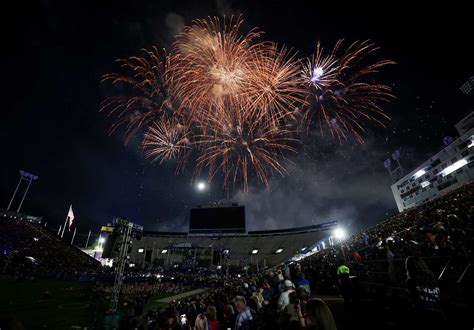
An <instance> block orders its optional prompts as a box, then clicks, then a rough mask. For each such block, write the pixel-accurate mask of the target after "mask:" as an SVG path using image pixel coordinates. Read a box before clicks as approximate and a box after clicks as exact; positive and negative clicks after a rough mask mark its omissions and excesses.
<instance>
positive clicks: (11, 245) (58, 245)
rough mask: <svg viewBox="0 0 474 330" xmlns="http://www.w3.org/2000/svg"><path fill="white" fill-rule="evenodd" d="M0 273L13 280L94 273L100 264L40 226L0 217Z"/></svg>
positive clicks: (17, 219)
mask: <svg viewBox="0 0 474 330" xmlns="http://www.w3.org/2000/svg"><path fill="white" fill-rule="evenodd" d="M0 248H1V255H0V274H6V275H8V276H11V277H15V278H28V277H39V276H42V277H44V276H46V277H49V276H51V277H53V276H60V277H64V276H78V275H84V274H89V273H90V274H92V273H95V272H96V271H97V270H98V268H99V267H100V263H99V262H98V261H97V260H95V259H93V258H91V257H89V256H88V255H86V254H85V253H83V252H82V251H80V250H78V249H77V248H75V247H73V246H71V245H69V244H67V243H65V242H63V241H62V240H61V239H60V238H59V237H58V236H56V235H54V234H52V233H50V232H49V231H48V230H47V229H45V228H44V227H42V226H41V225H40V224H35V223H31V222H29V221H26V220H25V219H20V218H16V219H15V218H13V217H1V216H0Z"/></svg>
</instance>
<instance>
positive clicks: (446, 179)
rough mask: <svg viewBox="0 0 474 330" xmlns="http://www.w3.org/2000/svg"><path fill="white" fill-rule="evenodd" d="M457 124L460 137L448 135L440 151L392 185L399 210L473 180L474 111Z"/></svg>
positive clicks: (421, 202)
mask: <svg viewBox="0 0 474 330" xmlns="http://www.w3.org/2000/svg"><path fill="white" fill-rule="evenodd" d="M455 127H456V129H457V131H458V133H459V135H460V136H459V137H458V138H456V139H454V140H453V139H451V138H445V139H444V142H445V147H444V148H443V149H442V150H441V151H440V152H438V153H437V154H436V155H434V156H432V157H431V158H430V159H428V160H427V161H425V162H424V163H423V164H421V165H419V166H418V167H417V168H415V169H414V170H412V171H411V172H409V173H407V175H405V176H404V177H402V178H401V179H399V180H398V181H397V182H395V183H394V184H393V185H392V186H391V188H392V193H393V196H394V198H395V202H396V203H397V206H398V210H399V211H400V212H402V211H404V210H407V209H409V208H411V207H414V206H417V205H420V204H423V203H424V202H426V201H429V200H432V199H433V198H436V197H437V196H438V195H441V194H444V193H446V192H448V191H451V190H453V189H455V188H457V187H459V186H462V185H464V184H466V183H468V182H471V181H473V179H474V112H471V113H470V114H468V115H467V116H466V117H464V118H463V119H462V120H461V121H459V123H457V124H456V125H455Z"/></svg>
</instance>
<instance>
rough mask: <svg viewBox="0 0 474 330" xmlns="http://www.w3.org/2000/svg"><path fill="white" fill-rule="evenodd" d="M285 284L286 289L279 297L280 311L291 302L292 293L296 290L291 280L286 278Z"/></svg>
mask: <svg viewBox="0 0 474 330" xmlns="http://www.w3.org/2000/svg"><path fill="white" fill-rule="evenodd" d="M283 284H284V291H283V292H282V293H281V294H280V297H279V298H278V311H279V312H280V311H282V310H283V309H284V308H285V307H286V305H288V304H289V303H290V297H289V295H290V293H292V292H294V291H295V290H294V288H295V286H294V285H293V282H291V281H290V280H285V281H284V282H283Z"/></svg>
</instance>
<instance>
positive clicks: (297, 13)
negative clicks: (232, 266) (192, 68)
mask: <svg viewBox="0 0 474 330" xmlns="http://www.w3.org/2000/svg"><path fill="white" fill-rule="evenodd" d="M98 3H100V5H99V4H98ZM331 3H333V4H332V5H331V4H328V3H323V2H321V1H296V0H294V1H288V2H286V1H272V2H261V1H258V3H257V1H245V2H237V1H223V0H220V1H219V0H216V1H186V2H185V1H150V2H142V1H133V2H132V1H130V2H129V3H128V4H127V3H125V2H122V1H87V2H78V1H73V0H71V1H47V0H44V1H39V2H36V1H32V2H29V3H28V4H27V3H22V4H18V5H16V6H17V7H16V8H10V9H8V10H7V9H5V8H4V10H2V11H3V16H4V17H3V18H2V20H1V24H2V28H1V30H2V33H3V36H2V44H3V47H2V49H3V50H2V55H1V56H2V66H3V69H2V79H1V84H2V87H1V90H2V92H3V97H2V107H1V111H2V119H1V121H0V134H1V135H0V141H1V142H0V143H1V144H0V146H1V161H0V207H3V208H6V206H7V204H8V201H9V198H10V196H11V194H12V192H13V190H14V189H15V185H16V183H17V180H18V178H19V175H18V170H19V169H24V170H27V171H31V172H33V173H35V174H37V175H38V176H39V180H38V181H37V182H35V183H34V184H33V185H32V187H31V191H30V194H29V196H28V198H27V200H26V201H25V203H24V206H23V209H22V211H24V212H26V213H28V214H32V215H39V216H40V215H42V216H43V217H44V218H45V219H46V220H47V221H48V226H50V227H51V228H57V227H58V226H59V224H60V223H62V222H63V221H64V218H65V216H66V213H67V210H68V207H69V204H70V203H72V204H73V209H74V212H75V214H76V219H77V224H78V226H79V227H78V230H79V232H87V231H88V229H89V228H90V227H92V229H93V231H94V230H96V231H97V229H98V225H99V224H104V223H106V222H108V221H111V219H112V218H113V217H116V216H124V217H127V218H128V219H130V220H132V221H134V222H137V223H140V224H143V225H144V226H145V228H146V229H149V230H156V229H160V230H185V229H186V228H187V223H188V214H189V208H190V207H193V206H195V205H196V204H205V203H209V202H210V201H215V200H221V201H235V202H238V203H241V204H244V205H245V206H246V208H247V227H248V229H250V230H255V229H275V228H287V227H291V226H303V225H311V224H316V223H321V222H325V221H332V220H337V221H340V222H343V223H345V224H346V225H348V226H350V228H351V230H358V229H360V228H363V227H364V226H368V225H371V224H374V223H376V222H378V221H380V220H382V219H384V218H386V217H387V216H389V215H391V214H394V213H395V212H396V205H395V202H394V200H393V197H392V194H391V191H390V184H391V181H390V177H389V174H388V172H387V170H386V169H385V168H384V167H383V160H384V159H386V158H387V157H388V155H389V154H390V153H391V152H393V151H394V150H395V149H397V148H401V154H402V164H403V165H404V167H405V168H406V169H407V170H409V169H410V168H412V167H413V166H415V165H416V164H417V163H418V162H420V161H423V160H425V159H426V158H427V157H429V156H430V155H431V154H433V153H435V152H437V151H438V150H439V149H440V148H441V146H442V138H443V137H444V136H447V135H451V136H454V135H455V130H454V124H455V123H456V122H457V121H458V120H460V119H461V118H462V117H464V116H465V115H466V114H467V113H468V112H469V110H470V109H472V104H473V102H472V98H468V97H467V96H465V95H462V94H461V92H460V90H459V87H460V86H461V84H462V83H463V82H464V81H465V80H467V79H468V78H469V77H470V76H471V75H473V74H474V68H473V66H474V64H473V61H472V59H473V58H474V54H473V51H472V38H473V36H472V21H471V20H472V13H471V12H470V11H469V10H468V9H467V8H466V5H459V6H455V5H452V4H451V3H449V5H451V7H447V6H448V4H446V3H445V4H444V5H435V4H433V3H431V4H430V6H429V7H425V8H416V7H413V6H406V5H403V6H402V5H399V4H398V2H392V3H384V4H383V6H382V5H381V4H379V7H372V6H360V5H352V6H349V7H348V6H347V5H345V4H344V5H343V4H342V3H340V2H331ZM240 13H242V14H243V15H244V19H245V24H244V29H249V28H251V27H254V26H256V27H259V28H260V29H262V30H263V31H265V35H264V37H263V38H264V39H266V40H273V41H278V42H279V43H285V44H287V45H288V46H290V47H293V48H294V49H297V50H299V55H300V56H302V57H303V56H306V55H309V54H310V53H311V52H312V51H313V50H314V46H315V44H316V42H317V41H318V40H320V41H321V42H322V43H323V44H324V45H325V47H326V48H331V47H332V46H333V45H334V43H335V42H336V41H337V40H338V39H339V38H345V39H346V40H348V41H355V40H358V39H362V40H365V39H371V40H373V41H374V42H375V43H376V44H377V45H378V46H380V47H381V48H382V49H381V51H380V52H379V54H378V56H379V58H380V59H382V58H388V59H392V60H394V61H396V62H397V63H398V64H397V65H395V66H390V67H387V68H386V69H385V70H383V72H382V73H381V74H380V75H378V79H379V80H380V81H381V82H383V83H386V84H389V85H391V86H392V87H393V89H394V94H395V95H396V97H397V99H396V100H395V101H394V102H392V103H391V104H389V105H387V106H386V107H385V110H386V111H387V113H388V114H389V115H390V116H391V118H392V121H391V122H390V123H389V124H388V127H387V128H386V129H382V128H377V127H374V128H373V129H371V130H370V132H369V133H368V135H367V136H366V138H365V144H364V145H362V146H360V145H357V143H355V142H351V141H349V142H348V143H347V144H345V145H342V146H341V145H339V144H338V143H336V142H335V141H332V140H330V139H329V138H328V137H320V136H309V137H308V138H306V139H305V143H304V147H303V150H302V151H301V152H300V154H299V155H298V156H295V157H293V159H292V161H293V164H292V165H290V166H289V170H290V176H288V177H286V178H283V179H282V178H279V177H275V178H274V179H272V180H271V183H270V189H269V190H265V189H264V188H263V187H262V186H257V185H252V186H251V187H250V191H249V193H243V192H242V191H240V190H239V189H235V190H234V191H232V192H231V193H230V196H229V197H227V195H226V194H225V193H224V192H223V191H222V188H221V183H220V182H219V181H216V182H213V184H212V187H211V192H210V194H208V193H200V192H198V191H197V190H196V189H195V187H194V186H193V185H192V184H191V174H192V163H191V164H189V166H188V171H187V172H186V173H184V174H183V175H179V176H176V175H175V174H174V172H175V168H174V164H163V165H161V166H160V165H154V164H151V162H150V161H149V160H147V159H145V158H144V157H143V155H142V151H141V150H140V148H139V141H138V140H136V141H132V142H131V143H130V144H129V145H127V146H125V145H124V143H123V139H122V136H121V135H120V134H115V135H112V136H109V135H108V134H107V129H108V127H109V125H110V124H111V119H110V118H107V116H106V114H105V113H99V112H98V109H99V107H100V101H101V100H102V99H103V98H104V97H105V96H106V93H105V91H106V88H105V86H103V85H102V84H100V82H99V80H100V77H101V76H102V75H103V74H105V73H108V72H111V71H114V70H115V69H116V68H117V66H116V64H115V63H114V61H115V59H117V58H124V57H128V56H131V55H135V54H138V53H139V50H140V48H143V47H145V48H150V47H151V46H153V45H158V46H159V47H165V48H168V49H169V47H170V45H171V43H172V41H173V36H174V35H175V34H176V32H178V31H180V29H181V28H182V27H183V26H184V25H187V24H189V23H190V22H191V20H192V19H194V18H204V17H207V16H209V15H219V16H220V15H224V14H226V15H231V14H240Z"/></svg>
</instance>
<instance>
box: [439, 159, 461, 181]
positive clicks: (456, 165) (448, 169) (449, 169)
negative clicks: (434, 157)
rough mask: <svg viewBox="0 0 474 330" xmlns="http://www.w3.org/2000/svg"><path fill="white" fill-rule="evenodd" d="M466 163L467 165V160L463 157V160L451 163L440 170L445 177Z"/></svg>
mask: <svg viewBox="0 0 474 330" xmlns="http://www.w3.org/2000/svg"><path fill="white" fill-rule="evenodd" d="M464 165H467V160H465V159H464V158H463V159H461V160H458V161H457V162H456V163H454V164H452V165H449V166H448V167H446V168H445V169H444V170H442V171H441V172H440V174H441V175H442V176H443V177H445V176H446V175H448V174H451V173H453V172H454V171H456V170H458V169H460V168H461V167H463V166H464Z"/></svg>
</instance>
